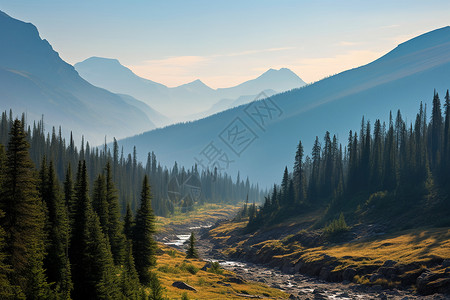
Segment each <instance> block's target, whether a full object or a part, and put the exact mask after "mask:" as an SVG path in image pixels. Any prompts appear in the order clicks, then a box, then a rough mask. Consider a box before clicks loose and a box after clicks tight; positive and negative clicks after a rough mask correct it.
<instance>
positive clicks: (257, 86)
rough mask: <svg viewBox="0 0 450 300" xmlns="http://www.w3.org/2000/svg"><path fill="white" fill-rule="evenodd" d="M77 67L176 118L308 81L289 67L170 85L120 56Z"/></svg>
mask: <svg viewBox="0 0 450 300" xmlns="http://www.w3.org/2000/svg"><path fill="white" fill-rule="evenodd" d="M74 67H75V69H76V70H77V71H78V73H79V74H80V75H81V76H82V77H83V78H84V79H86V80H87V81H89V82H90V83H92V84H94V85H96V86H99V87H102V88H105V89H107V90H110V91H112V92H114V93H120V94H128V95H130V96H133V97H134V98H136V99H139V100H141V101H143V102H145V103H146V104H147V105H149V106H151V107H153V108H155V109H156V110H157V111H159V112H160V113H162V114H163V115H165V116H167V117H169V118H170V119H171V120H172V121H175V122H180V121H191V120H194V119H199V118H202V117H206V116H208V115H211V114H214V113H217V112H219V111H221V110H224V109H228V108H232V107H234V106H235V105H237V104H242V103H241V102H242V101H243V100H245V102H250V101H252V100H253V99H254V98H255V97H256V96H257V95H258V94H259V93H261V92H263V91H266V93H269V94H271V95H272V94H275V93H277V92H284V91H288V90H291V89H294V88H298V87H302V86H304V85H305V82H304V81H303V80H302V79H301V78H300V77H298V76H297V75H296V74H295V73H294V72H292V71H291V70H289V69H286V68H281V69H279V70H274V69H270V70H268V71H267V72H265V73H263V74H262V75H261V76H259V77H258V78H255V79H253V80H249V81H246V82H244V83H241V84H239V85H237V86H234V87H229V88H219V89H212V88H210V87H209V86H207V85H206V84H204V83H203V82H202V81H201V80H199V79H197V80H195V81H192V82H190V83H187V84H183V85H180V86H177V87H173V88H170V87H167V86H165V85H163V84H160V83H157V82H155V81H151V80H148V79H144V78H141V77H139V76H138V75H136V74H134V73H133V71H131V70H130V69H129V68H127V67H125V66H123V65H122V64H121V63H120V62H119V61H118V60H117V59H109V58H102V57H91V58H88V59H86V60H84V61H82V62H79V63H76V64H75V65H74ZM239 98H240V99H239ZM239 101H240V102H239ZM236 102H237V103H236ZM219 103H220V104H219ZM162 125H167V124H162Z"/></svg>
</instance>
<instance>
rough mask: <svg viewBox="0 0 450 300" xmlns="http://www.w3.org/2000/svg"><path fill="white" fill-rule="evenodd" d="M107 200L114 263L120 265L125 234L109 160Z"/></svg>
mask: <svg viewBox="0 0 450 300" xmlns="http://www.w3.org/2000/svg"><path fill="white" fill-rule="evenodd" d="M106 201H107V204H108V210H107V211H108V238H109V242H110V243H111V251H112V254H113V258H114V263H115V264H116V265H119V264H120V263H121V262H122V259H123V256H124V252H125V248H124V247H125V235H124V234H123V228H122V226H123V224H122V222H121V221H120V209H119V197H118V196H117V190H116V187H115V185H114V181H113V177H112V170H111V164H110V163H109V161H108V162H107V164H106Z"/></svg>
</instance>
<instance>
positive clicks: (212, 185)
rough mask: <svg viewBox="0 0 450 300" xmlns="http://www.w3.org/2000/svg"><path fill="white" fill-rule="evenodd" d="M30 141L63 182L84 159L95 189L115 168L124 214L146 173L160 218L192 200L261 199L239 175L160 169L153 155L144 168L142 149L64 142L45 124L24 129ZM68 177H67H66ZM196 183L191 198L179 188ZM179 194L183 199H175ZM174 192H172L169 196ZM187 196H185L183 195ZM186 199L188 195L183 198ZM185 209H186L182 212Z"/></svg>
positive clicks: (3, 121)
mask: <svg viewBox="0 0 450 300" xmlns="http://www.w3.org/2000/svg"><path fill="white" fill-rule="evenodd" d="M12 116H13V114H12V112H10V114H9V115H8V114H7V113H6V112H4V113H2V115H1V117H0V143H1V144H3V145H5V146H6V145H7V144H8V140H9V135H8V132H9V130H10V128H11V127H12V125H13V117H12ZM26 131H27V137H26V138H27V141H28V142H29V144H30V156H31V159H32V161H33V163H34V164H35V165H36V166H38V167H40V166H41V164H42V160H43V159H44V157H45V158H46V160H47V161H48V162H52V163H53V164H54V169H55V173H56V175H57V178H58V180H59V181H60V182H63V181H65V180H66V178H67V176H68V175H70V176H72V177H74V176H75V172H76V168H77V165H78V162H79V161H83V160H85V161H86V168H87V174H88V181H89V184H90V185H91V186H93V185H94V182H96V181H97V180H99V178H98V176H99V175H100V174H104V172H105V166H106V164H107V163H108V162H109V163H110V165H111V167H110V168H111V176H112V178H113V180H114V183H115V184H116V185H117V188H118V190H119V192H118V193H119V202H120V211H121V213H122V215H124V214H125V209H126V204H127V203H129V204H130V206H131V208H132V210H133V211H135V209H136V207H137V205H138V203H139V197H140V185H141V184H142V180H143V178H144V176H145V175H147V176H148V178H149V182H150V185H151V187H152V197H153V208H154V210H155V213H156V214H157V215H160V216H167V215H169V214H171V213H174V212H175V211H176V210H177V209H180V208H181V209H182V210H186V209H188V208H192V207H193V205H194V202H195V203H196V204H202V203H236V202H239V201H242V200H243V199H245V197H246V195H247V194H248V195H249V197H250V199H251V200H255V201H259V197H260V195H259V188H258V187H257V186H255V185H253V184H250V181H249V179H248V178H247V179H246V180H245V181H244V180H241V179H240V178H239V177H238V178H236V179H235V180H234V179H232V178H231V177H230V176H228V175H226V174H221V173H219V172H218V171H217V170H206V171H201V172H200V171H198V170H197V167H196V166H193V167H192V168H189V169H185V168H184V167H181V166H178V165H177V163H176V162H175V165H174V166H173V167H172V168H170V169H168V168H167V167H165V166H161V165H160V164H159V162H158V160H157V158H156V155H155V154H154V153H146V154H144V155H142V156H144V157H146V164H145V165H143V164H142V163H140V162H138V154H137V153H138V150H137V149H136V148H134V151H133V153H129V154H126V153H124V152H123V149H122V150H121V149H119V147H118V146H117V143H116V142H114V143H113V147H112V149H109V148H108V147H107V146H106V145H105V146H103V147H95V148H94V147H91V146H90V144H89V142H87V141H86V142H85V141H84V140H83V141H82V143H81V145H80V147H77V146H76V145H75V143H74V141H73V139H72V138H70V140H69V141H66V140H65V139H64V138H63V137H62V136H61V130H59V131H56V130H55V128H53V130H52V132H51V133H49V132H47V133H46V132H45V130H44V126H43V121H40V122H38V123H35V124H33V126H28V127H26ZM68 173H69V174H68ZM189 184H191V185H194V186H193V188H196V190H197V191H198V192H199V193H198V194H196V195H192V194H191V193H188V192H186V191H182V190H181V189H182V188H183V187H184V186H186V185H189ZM176 192H179V193H181V194H182V195H181V196H180V195H176V196H173V195H172V194H173V193H176ZM171 193H172V194H171ZM183 193H184V194H183ZM183 196H186V197H183ZM182 207H185V208H182Z"/></svg>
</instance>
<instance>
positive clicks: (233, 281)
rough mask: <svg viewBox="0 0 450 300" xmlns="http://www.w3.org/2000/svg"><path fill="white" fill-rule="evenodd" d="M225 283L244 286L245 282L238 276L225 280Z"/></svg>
mask: <svg viewBox="0 0 450 300" xmlns="http://www.w3.org/2000/svg"><path fill="white" fill-rule="evenodd" d="M226 281H227V282H231V283H237V284H244V283H245V280H244V279H243V278H242V277H240V276H232V277H229V278H227V280H226Z"/></svg>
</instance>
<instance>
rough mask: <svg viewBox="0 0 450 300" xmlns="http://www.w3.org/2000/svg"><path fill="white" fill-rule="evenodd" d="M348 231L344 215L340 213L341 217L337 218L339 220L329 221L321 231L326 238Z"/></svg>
mask: <svg viewBox="0 0 450 300" xmlns="http://www.w3.org/2000/svg"><path fill="white" fill-rule="evenodd" d="M349 229H350V227H349V226H348V225H347V223H346V222H345V217H344V214H343V213H341V215H340V216H339V219H334V220H333V221H331V223H330V224H328V225H327V226H325V228H324V229H323V231H324V233H325V234H326V235H327V236H328V237H332V236H337V235H339V234H341V233H343V232H346V231H348V230H349Z"/></svg>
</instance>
